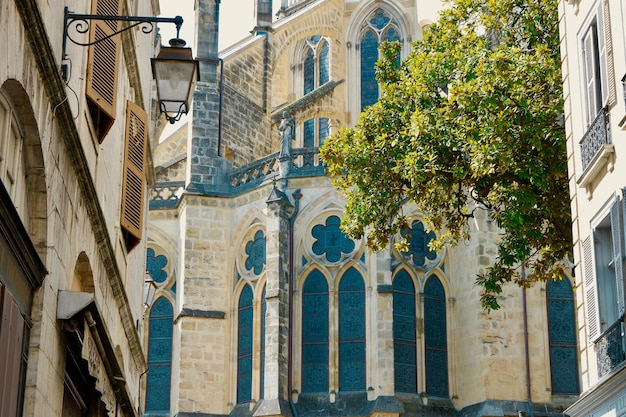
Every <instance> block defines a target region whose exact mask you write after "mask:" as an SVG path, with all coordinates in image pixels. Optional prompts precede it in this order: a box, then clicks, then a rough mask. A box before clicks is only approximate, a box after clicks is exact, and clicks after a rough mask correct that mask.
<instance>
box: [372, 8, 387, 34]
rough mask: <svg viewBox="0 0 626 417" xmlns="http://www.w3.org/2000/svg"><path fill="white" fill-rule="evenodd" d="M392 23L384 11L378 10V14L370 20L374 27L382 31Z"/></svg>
mask: <svg viewBox="0 0 626 417" xmlns="http://www.w3.org/2000/svg"><path fill="white" fill-rule="evenodd" d="M390 21H391V18H390V17H389V16H387V14H386V13H385V12H383V11H382V10H380V9H379V10H377V11H376V14H375V15H374V17H372V19H371V20H370V23H371V25H372V26H374V27H375V28H376V29H378V30H382V29H383V28H384V27H385V26H387V24H388V23H389V22H390Z"/></svg>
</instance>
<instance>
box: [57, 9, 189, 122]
mask: <svg viewBox="0 0 626 417" xmlns="http://www.w3.org/2000/svg"><path fill="white" fill-rule="evenodd" d="M92 20H104V21H116V22H120V21H121V22H129V23H130V24H129V25H128V26H126V27H123V28H122V29H120V30H118V31H116V32H114V33H111V34H108V35H107V36H104V37H99V38H98V39H96V40H95V41H93V42H82V41H79V40H77V39H74V38H73V37H72V34H71V33H70V31H69V29H70V28H73V29H74V30H75V31H76V32H77V33H79V34H84V33H86V32H87V31H88V30H89V22H90V21H92ZM155 23H174V24H175V25H176V38H174V39H172V40H170V46H169V47H166V46H164V47H161V52H159V55H158V56H157V57H156V58H152V60H151V61H152V74H153V76H154V78H155V79H156V83H157V100H158V101H159V109H160V110H161V112H162V113H165V117H166V119H167V120H168V121H169V122H170V123H172V124H173V123H175V122H176V121H178V120H180V118H181V116H182V115H183V114H187V113H188V112H189V105H190V102H191V96H192V94H193V91H194V89H195V83H196V81H197V80H198V78H199V68H198V67H199V63H198V61H197V60H194V59H193V56H192V53H191V48H185V47H184V46H185V41H184V40H182V39H180V38H179V34H180V28H181V26H182V24H183V18H182V17H181V16H176V17H154V16H108V15H99V14H78V13H73V12H70V11H69V9H68V8H67V7H65V16H64V23H63V46H62V50H61V57H62V59H64V60H65V59H67V55H66V45H67V40H68V39H69V40H70V41H71V42H72V43H74V44H76V45H80V46H91V45H95V44H97V43H100V42H102V41H105V40H107V39H110V38H111V37H113V36H115V35H118V34H120V33H122V32H125V31H127V30H129V29H132V28H134V27H136V26H139V25H143V26H141V31H142V33H151V32H152V31H153V30H154V24H155ZM67 72H68V68H67V65H66V64H63V65H62V66H61V74H62V76H63V79H64V80H65V81H67V80H68V73H67Z"/></svg>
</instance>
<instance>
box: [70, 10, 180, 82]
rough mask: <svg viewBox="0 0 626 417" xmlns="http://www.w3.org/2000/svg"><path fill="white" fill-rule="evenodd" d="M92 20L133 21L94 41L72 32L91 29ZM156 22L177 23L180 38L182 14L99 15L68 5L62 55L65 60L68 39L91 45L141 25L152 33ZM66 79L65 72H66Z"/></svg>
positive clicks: (145, 30)
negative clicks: (80, 38)
mask: <svg viewBox="0 0 626 417" xmlns="http://www.w3.org/2000/svg"><path fill="white" fill-rule="evenodd" d="M92 20H101V21H114V22H129V23H131V24H130V25H128V26H125V27H123V28H121V29H120V30H118V31H116V32H114V33H110V34H108V35H107V36H104V37H102V38H98V39H96V40H94V41H92V42H81V41H79V40H77V39H75V38H74V37H72V34H71V33H70V29H73V30H74V31H76V33H78V34H81V35H82V34H85V33H87V32H88V31H89V28H90V23H89V22H90V21H92ZM155 23H173V24H174V25H176V38H180V28H181V26H182V25H183V18H182V16H176V17H155V16H110V15H99V14H79V13H73V12H70V11H69V9H68V7H67V6H66V7H65V11H64V18H63V46H62V48H61V57H62V59H63V60H65V59H67V49H66V48H67V41H68V40H70V42H72V43H73V44H75V45H79V46H91V45H95V44H98V43H100V42H103V41H105V40H107V39H110V38H112V37H113V36H116V35H119V34H120V33H122V32H125V31H127V30H130V29H132V28H134V27H137V26H139V25H142V26H141V31H142V32H143V33H145V34H149V33H152V31H153V30H154V24H155ZM63 78H64V79H65V78H66V77H65V74H64V77H63Z"/></svg>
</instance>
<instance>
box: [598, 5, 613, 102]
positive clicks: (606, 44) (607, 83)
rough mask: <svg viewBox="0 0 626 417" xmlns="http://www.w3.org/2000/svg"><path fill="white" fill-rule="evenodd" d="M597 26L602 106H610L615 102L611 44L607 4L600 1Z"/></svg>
mask: <svg viewBox="0 0 626 417" xmlns="http://www.w3.org/2000/svg"><path fill="white" fill-rule="evenodd" d="M596 21H597V25H598V55H599V58H600V80H601V84H602V106H607V105H612V104H613V103H615V100H616V90H615V70H614V67H613V43H612V40H611V19H610V14H609V3H608V1H607V0H600V4H599V5H598V10H597V12H596Z"/></svg>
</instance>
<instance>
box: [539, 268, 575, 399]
mask: <svg viewBox="0 0 626 417" xmlns="http://www.w3.org/2000/svg"><path fill="white" fill-rule="evenodd" d="M546 292H547V300H548V326H549V339H550V373H551V375H552V393H553V394H579V392H580V388H579V385H578V363H577V357H576V353H577V348H576V322H575V316H574V292H573V291H572V286H571V284H570V282H569V281H568V280H567V279H565V278H564V279H562V280H560V281H555V280H551V281H549V282H548V284H547V291H546Z"/></svg>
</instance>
